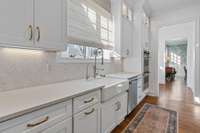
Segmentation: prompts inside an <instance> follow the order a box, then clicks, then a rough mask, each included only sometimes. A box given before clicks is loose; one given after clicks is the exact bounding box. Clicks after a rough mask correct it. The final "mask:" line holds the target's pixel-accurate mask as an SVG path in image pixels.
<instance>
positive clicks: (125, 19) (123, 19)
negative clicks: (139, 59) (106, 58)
mask: <svg viewBox="0 0 200 133" xmlns="http://www.w3.org/2000/svg"><path fill="white" fill-rule="evenodd" d="M111 3H112V4H111V10H112V15H113V19H114V23H115V24H114V26H115V27H114V29H115V33H114V38H115V42H114V43H115V46H116V51H117V52H118V53H119V54H120V55H121V57H129V56H132V54H133V30H134V23H133V9H132V8H131V7H130V6H129V5H128V4H127V3H126V1H125V0H112V1H111Z"/></svg>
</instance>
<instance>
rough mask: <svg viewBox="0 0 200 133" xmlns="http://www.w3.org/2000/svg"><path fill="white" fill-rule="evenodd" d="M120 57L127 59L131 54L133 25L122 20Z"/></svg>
mask: <svg viewBox="0 0 200 133" xmlns="http://www.w3.org/2000/svg"><path fill="white" fill-rule="evenodd" d="M121 34H122V42H121V44H123V45H122V46H121V47H122V52H121V53H122V56H123V57H129V56H131V55H132V52H133V23H132V22H130V21H129V20H127V19H125V18H122V33H121Z"/></svg>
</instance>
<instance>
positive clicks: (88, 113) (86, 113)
mask: <svg viewBox="0 0 200 133" xmlns="http://www.w3.org/2000/svg"><path fill="white" fill-rule="evenodd" d="M94 111H95V109H94V108H93V109H92V110H91V111H90V112H85V115H90V114H92V113H93V112H94Z"/></svg>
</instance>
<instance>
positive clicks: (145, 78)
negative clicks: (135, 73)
mask: <svg viewBox="0 0 200 133" xmlns="http://www.w3.org/2000/svg"><path fill="white" fill-rule="evenodd" d="M143 81H144V88H143V90H144V91H145V90H146V89H148V88H149V72H146V73H144V79H143Z"/></svg>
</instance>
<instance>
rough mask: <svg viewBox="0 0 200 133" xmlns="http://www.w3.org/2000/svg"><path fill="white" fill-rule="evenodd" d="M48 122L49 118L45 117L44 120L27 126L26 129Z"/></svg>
mask: <svg viewBox="0 0 200 133" xmlns="http://www.w3.org/2000/svg"><path fill="white" fill-rule="evenodd" d="M48 120H49V116H47V117H46V118H45V119H44V120H42V121H40V122H37V123H34V124H27V127H35V126H38V125H41V124H42V123H45V122H47V121H48Z"/></svg>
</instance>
